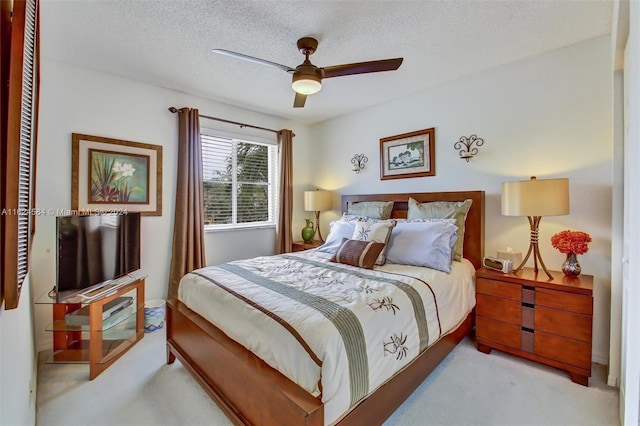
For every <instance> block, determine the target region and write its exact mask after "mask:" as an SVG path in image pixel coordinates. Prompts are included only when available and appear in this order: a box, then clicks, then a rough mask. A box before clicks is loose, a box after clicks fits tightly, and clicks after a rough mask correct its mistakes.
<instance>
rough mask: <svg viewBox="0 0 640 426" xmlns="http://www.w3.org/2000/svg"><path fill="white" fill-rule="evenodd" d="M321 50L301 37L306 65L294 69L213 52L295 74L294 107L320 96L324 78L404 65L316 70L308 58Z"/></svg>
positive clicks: (397, 61) (374, 63)
mask: <svg viewBox="0 0 640 426" xmlns="http://www.w3.org/2000/svg"><path fill="white" fill-rule="evenodd" d="M317 48H318V41H317V40H316V39H314V38H311V37H302V38H301V39H300V40H298V50H300V52H302V54H303V55H304V56H305V59H304V62H303V63H301V64H300V65H298V66H297V67H295V68H291V67H288V66H286V65H282V64H277V63H275V62H271V61H267V60H264V59H260V58H255V57H253V56H249V55H244V54H242V53H237V52H232V51H231V50H226V49H213V50H212V52H213V53H219V54H221V55H227V56H233V57H234V58H238V59H244V60H245V61H251V62H255V63H257V64H262V65H268V66H271V67H275V68H279V69H281V70H284V71H286V72H288V73H291V74H293V79H292V82H291V87H292V88H293V90H295V92H296V97H295V99H294V101H293V107H294V108H302V107H304V103H305V101H306V100H307V96H308V95H312V94H314V93H317V92H318V91H319V90H320V89H321V88H322V83H321V81H322V79H323V78H332V77H342V76H345V75H354V74H366V73H370V72H381V71H394V70H397V69H398V68H399V67H400V65H401V64H402V60H403V58H394V59H382V60H378V61H368V62H357V63H354V64H343V65H334V66H331V67H324V68H321V67H317V66H315V65H313V64H312V63H311V61H309V55H313V52H315V51H316V49H317Z"/></svg>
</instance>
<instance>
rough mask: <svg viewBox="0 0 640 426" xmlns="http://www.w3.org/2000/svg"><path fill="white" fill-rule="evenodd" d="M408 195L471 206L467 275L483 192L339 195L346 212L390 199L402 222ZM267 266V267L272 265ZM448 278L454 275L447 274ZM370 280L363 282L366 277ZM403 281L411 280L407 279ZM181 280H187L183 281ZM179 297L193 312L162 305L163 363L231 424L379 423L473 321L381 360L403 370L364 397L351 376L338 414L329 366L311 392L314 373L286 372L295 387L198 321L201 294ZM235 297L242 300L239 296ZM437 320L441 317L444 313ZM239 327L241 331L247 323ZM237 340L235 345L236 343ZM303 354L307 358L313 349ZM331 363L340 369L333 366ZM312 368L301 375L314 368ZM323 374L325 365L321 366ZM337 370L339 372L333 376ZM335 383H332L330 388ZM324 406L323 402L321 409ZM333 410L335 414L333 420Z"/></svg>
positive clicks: (200, 276) (297, 261)
mask: <svg viewBox="0 0 640 426" xmlns="http://www.w3.org/2000/svg"><path fill="white" fill-rule="evenodd" d="M409 197H411V198H413V199H415V200H417V201H418V202H432V201H463V200H466V199H471V200H473V203H472V205H471V208H470V210H469V212H468V214H467V217H466V230H465V233H464V237H465V238H464V242H463V245H464V258H465V260H464V262H463V263H466V264H468V268H470V269H471V271H473V269H474V268H478V267H480V264H481V261H482V257H483V240H484V238H483V233H484V192H482V191H460V192H439V193H405V194H368V195H345V196H343V197H342V203H343V209H342V210H343V211H346V209H347V203H349V202H361V201H394V207H393V211H392V213H391V217H392V218H404V217H406V215H407V209H408V206H407V204H408V203H407V200H408V199H409ZM326 259H327V256H324V258H322V256H320V257H316V258H313V257H312V256H311V255H309V254H305V253H302V254H295V255H294V254H291V255H286V256H284V257H282V256H281V257H275V258H274V260H273V261H269V260H265V259H261V260H260V259H258V260H257V262H258V264H260V262H262V265H264V268H265V269H266V268H268V267H272V268H273V267H275V266H278V265H279V264H278V262H280V263H282V265H281V266H282V268H292V267H293V266H295V267H296V268H298V269H302V266H301V265H310V266H309V267H310V268H320V267H324V266H325V265H324V264H323V262H325V261H326ZM453 263H459V262H453ZM269 264H274V265H275V266H274V265H269ZM292 265H293V266H292ZM235 266H236V267H239V266H242V267H243V268H245V267H247V268H248V267H251V266H250V264H248V263H247V264H246V265H245V264H242V263H240V264H239V265H235ZM456 266H458V265H456ZM232 267H234V265H231V264H227V266H225V267H224V268H226V269H229V271H227V270H225V271H223V272H225V273H226V272H231V271H230V268H232ZM255 267H261V266H259V265H258V266H255ZM305 267H306V266H305ZM220 268H221V267H220V266H218V267H216V268H214V269H216V270H218V272H220V271H219V270H220ZM224 268H223V269H224ZM241 269H242V268H241ZM294 269H295V268H294ZM354 269H357V268H354ZM387 269H389V271H387V270H385V271H373V272H367V274H369V275H370V274H373V275H375V276H380V275H381V274H382V275H384V276H385V277H387V276H388V275H389V274H392V273H393V268H391V267H390V268H387ZM243 270H244V269H243ZM341 271H342V269H341ZM195 272H196V273H195V274H190V276H191V277H190V279H191V280H196V281H197V280H200V281H203V280H204V281H206V280H211V281H213V282H216V280H219V279H218V278H215V279H214V278H211V277H209V276H207V274H208V272H207V271H195ZM236 272H237V271H236ZM307 272H309V271H307ZM312 272H313V271H312ZM452 272H453V271H452ZM451 275H455V274H453V273H452V274H451ZM194 277H195V278H194ZM369 278H370V277H367V279H369ZM380 279H381V278H380ZM407 279H408V280H413V278H410V277H409V278H407ZM196 281H194V282H196ZM184 282H187V281H186V280H185V281H184ZM403 285H404V284H403ZM181 286H182V284H181ZM187 286H195V287H197V285H195V284H193V285H192V284H185V288H187ZM221 286H222V287H224V286H225V284H224V283H223V284H222V285H221ZM201 287H202V286H201ZM185 291H186V290H185ZM238 291H240V290H238ZM185 294H186V293H185ZM236 296H237V295H236ZM181 297H182V298H183V300H186V301H187V303H189V306H191V307H192V308H193V309H190V308H189V307H187V304H185V303H184V302H183V301H179V300H169V301H168V303H167V308H168V309H167V362H168V363H172V362H173V361H174V360H175V359H176V357H177V358H178V359H179V360H180V361H181V363H182V364H183V365H184V366H185V368H187V369H188V370H189V371H190V372H191V374H192V375H193V376H194V377H195V378H196V380H197V381H198V382H199V383H200V384H201V385H202V386H203V388H204V389H205V390H206V391H207V393H208V394H209V395H210V396H211V397H212V398H213V399H214V400H215V401H216V402H217V403H218V405H219V406H220V407H221V408H222V409H223V410H224V412H225V413H226V414H227V416H228V417H229V418H230V419H231V420H232V421H233V422H234V423H236V424H255V425H258V424H283V425H284V424H286V425H318V426H320V425H324V424H340V425H351V424H380V423H382V422H383V421H384V420H385V419H386V418H387V417H388V416H389V415H391V413H393V411H394V410H395V409H396V408H397V407H398V406H399V405H400V404H401V403H402V402H403V401H404V400H405V399H406V398H407V397H408V396H409V395H410V394H411V393H412V392H413V390H415V388H416V387H417V386H418V385H419V384H420V383H421V382H422V381H423V380H424V378H425V377H427V376H428V374H429V373H430V372H431V371H432V370H433V369H434V368H435V367H436V366H437V365H438V364H439V363H440V361H442V360H443V359H444V358H445V357H446V356H447V354H448V353H449V352H450V351H451V350H452V349H453V348H454V347H455V346H456V345H457V344H458V342H460V340H462V339H463V338H464V337H465V336H466V335H468V334H469V333H470V332H471V330H472V322H473V315H472V312H471V311H470V310H469V311H468V312H466V315H463V316H462V319H461V320H459V321H458V320H451V321H454V322H455V327H453V329H451V330H448V329H445V330H444V331H443V332H442V331H441V335H438V336H436V337H435V340H434V342H432V343H430V344H429V345H428V349H426V350H421V351H418V352H416V353H415V354H414V355H415V357H413V355H411V356H409V355H408V354H407V358H404V354H401V353H396V352H393V355H394V356H393V357H391V356H389V357H387V358H384V359H383V360H382V361H380V362H388V361H389V359H391V358H394V359H400V358H404V361H403V364H402V366H401V367H399V368H398V370H397V372H395V371H394V373H393V375H392V376H391V377H390V378H386V379H384V380H381V381H380V383H374V384H373V385H372V387H371V388H369V389H368V390H365V392H364V394H358V393H357V392H354V389H355V388H356V387H357V386H356V385H354V383H358V381H357V380H354V379H353V378H351V382H350V383H351V385H350V386H351V389H350V390H351V395H352V398H353V395H354V394H358V395H359V396H358V397H357V401H356V402H355V403H354V402H353V401H352V404H351V405H350V406H349V407H348V409H346V410H344V412H342V411H343V409H344V407H343V406H340V399H339V398H336V399H335V401H337V402H334V400H332V399H328V397H327V394H328V393H331V392H338V391H340V390H341V389H344V388H345V386H346V387H349V383H347V384H346V385H344V386H343V385H341V384H339V382H338V381H339V380H342V379H344V377H343V376H341V375H339V374H338V375H336V376H335V378H334V377H333V376H332V374H334V373H332V370H331V369H330V368H326V369H325V370H324V372H323V371H320V372H319V373H318V374H319V375H320V377H321V379H322V381H318V382H317V385H318V386H317V388H316V389H315V392H314V376H313V375H312V376H311V378H304V377H303V378H299V377H295V378H294V377H293V376H291V375H290V374H289V373H288V372H287V376H289V377H292V378H293V379H294V380H296V381H297V382H298V384H296V383H295V382H294V381H293V380H292V379H289V378H288V377H287V376H286V375H284V374H282V373H281V372H280V371H278V370H276V369H275V368H272V367H270V366H269V364H268V363H267V362H265V361H263V360H262V359H261V358H260V357H258V356H256V355H254V354H253V353H252V352H251V351H249V350H247V349H245V346H249V347H250V346H251V345H248V344H247V342H242V343H243V344H240V343H238V342H236V341H235V340H234V339H232V338H230V337H229V335H231V336H235V337H236V338H238V337H239V336H236V335H235V334H234V331H233V329H232V328H229V329H225V330H226V333H225V332H223V331H222V330H221V329H220V328H222V325H220V328H219V327H217V326H215V325H213V323H212V322H210V321H209V320H207V319H205V317H207V316H208V314H207V312H206V310H204V311H203V307H202V306H198V303H197V301H198V300H201V299H202V297H201V296H193V297H192V298H191V299H189V298H188V297H186V296H181ZM235 298H236V299H242V297H241V296H238V297H235ZM434 299H435V296H434ZM222 309H224V306H221V307H219V308H216V309H215V310H222ZM235 309H237V308H234V310H235ZM297 309H298V308H297V307H293V308H291V309H290V310H291V311H296V310H297ZM387 310H388V309H387ZM196 311H198V312H196ZM225 315H226V313H225ZM394 315H395V312H394ZM276 316H277V315H276ZM442 316H445V315H444V314H443V315H442ZM272 317H274V316H273V315H272V316H271V317H270V318H272ZM212 321H214V320H212ZM438 321H441V319H440V317H438ZM443 321H444V320H443ZM214 322H215V321H214ZM231 322H232V323H233V322H235V321H231ZM264 322H268V321H264ZM257 324H258V325H259V326H258V325H256V327H255V328H260V327H261V326H262V321H261V322H258V323H257ZM240 326H241V327H246V325H245V326H242V325H240ZM365 328H367V327H365ZM369 328H371V327H369ZM292 334H295V333H292ZM387 334H391V333H387ZM238 340H240V339H239V338H238ZM273 341H274V342H277V343H276V344H274V345H273V346H278V345H280V344H281V341H280V337H278V336H273ZM243 345H244V346H243ZM293 346H296V345H288V346H287V347H293ZM301 346H304V345H301ZM309 346H311V348H312V349H314V348H315V346H314V344H313V342H311V343H309ZM423 346H425V345H422V346H420V347H421V348H422V347H423ZM392 349H393V346H392ZM260 350H267V352H268V351H270V350H271V349H270V348H266V349H265V348H260V347H257V349H256V352H258V353H261V352H260ZM308 352H309V351H308ZM357 352H358V351H352V355H353V353H355V354H357ZM387 352H388V353H387ZM409 352H410V351H409ZM309 353H311V355H313V350H312V351H310V352H309ZM384 355H385V357H386V356H387V355H391V351H387V350H386V346H385V353H384ZM262 356H263V358H264V359H267V360H268V362H269V363H271V364H273V362H272V360H271V359H270V358H269V357H268V356H264V354H262ZM352 357H353V356H352ZM309 359H312V360H313V356H310V357H309ZM317 361H318V360H317V359H316V360H315V362H316V364H318V365H320V364H321V363H318V362H317ZM323 361H325V364H327V365H331V363H330V362H329V361H327V358H324V359H323ZM375 362H377V361H376V360H373V361H372V365H373V364H375ZM335 363H336V364H340V362H335ZM311 367H313V366H311ZM311 367H309V368H308V370H313V368H311ZM323 368H325V367H324V366H323ZM352 370H355V369H354V368H351V369H350V370H348V371H352ZM336 371H338V373H339V371H340V370H336ZM310 374H311V373H310ZM323 374H324V376H323ZM372 377H373V376H372ZM334 380H335V381H336V383H335V386H334V383H333V381H334ZM345 380H346V379H345ZM322 383H324V386H322ZM323 392H324V393H325V394H324V395H323V396H322V398H321V397H320V395H322V394H323ZM362 395H364V397H362V398H361V397H360V396H362ZM323 400H326V406H325V403H324V402H323ZM336 407H341V408H336ZM325 410H326V413H325ZM336 410H337V411H336ZM336 412H339V415H337V414H336Z"/></svg>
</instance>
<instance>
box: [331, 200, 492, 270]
mask: <svg viewBox="0 0 640 426" xmlns="http://www.w3.org/2000/svg"><path fill="white" fill-rule="evenodd" d="M409 197H411V198H413V199H414V200H416V201H418V202H420V203H424V202H431V201H464V200H467V199H472V200H473V203H472V204H471V209H470V210H469V213H468V214H467V220H466V222H465V232H464V237H465V238H464V245H463V256H464V257H465V258H467V259H469V261H471V263H473V266H475V267H476V269H478V268H480V267H481V266H482V258H483V257H484V191H455V192H408V193H402V194H361V195H343V196H342V211H343V212H346V211H347V203H348V202H358V201H393V202H394V203H393V211H392V212H391V217H392V218H406V217H407V210H408V201H409Z"/></svg>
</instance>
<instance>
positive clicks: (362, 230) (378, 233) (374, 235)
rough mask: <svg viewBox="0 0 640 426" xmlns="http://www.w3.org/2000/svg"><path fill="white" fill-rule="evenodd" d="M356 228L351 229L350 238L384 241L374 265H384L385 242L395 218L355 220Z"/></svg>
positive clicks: (387, 240)
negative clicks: (374, 220) (368, 220)
mask: <svg viewBox="0 0 640 426" xmlns="http://www.w3.org/2000/svg"><path fill="white" fill-rule="evenodd" d="M355 225H356V228H355V229H354V231H353V236H352V237H351V239H352V240H358V241H374V242H376V243H384V244H385V247H384V249H383V250H382V252H381V253H380V255H379V256H378V259H377V260H376V265H384V263H385V262H386V258H385V252H386V251H387V243H388V242H389V237H390V236H391V230H392V229H393V227H394V226H396V221H395V220H389V221H385V222H355Z"/></svg>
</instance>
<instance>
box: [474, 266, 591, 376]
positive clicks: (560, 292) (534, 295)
mask: <svg viewBox="0 0 640 426" xmlns="http://www.w3.org/2000/svg"><path fill="white" fill-rule="evenodd" d="M550 272H551V274H552V275H553V277H554V278H553V279H552V280H550V279H548V277H547V275H546V274H545V273H544V272H543V271H540V272H539V273H538V274H536V273H535V272H534V271H533V269H531V268H524V269H523V270H521V271H519V272H518V273H516V274H514V273H509V274H503V273H501V272H496V271H491V270H488V269H485V268H481V269H479V270H477V271H476V341H477V343H478V350H479V351H481V352H484V353H487V354H488V353H490V352H491V350H492V349H498V350H500V351H503V352H507V353H510V354H513V355H517V356H520V357H522V358H526V359H530V360H532V361H537V362H540V363H542V364H546V365H550V366H552V367H556V368H559V369H562V370H565V371H567V372H568V373H569V376H570V377H571V380H572V381H574V382H576V383H579V384H581V385H584V386H589V377H590V376H591V333H592V323H593V277H592V276H591V275H579V276H578V277H575V278H570V277H566V276H564V274H563V273H562V272H558V271H550Z"/></svg>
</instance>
